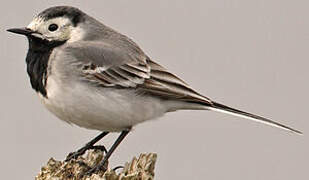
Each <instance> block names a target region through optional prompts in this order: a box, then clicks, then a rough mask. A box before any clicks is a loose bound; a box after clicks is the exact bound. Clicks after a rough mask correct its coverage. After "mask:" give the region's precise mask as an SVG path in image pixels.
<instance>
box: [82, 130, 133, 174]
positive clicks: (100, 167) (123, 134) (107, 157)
mask: <svg viewBox="0 0 309 180" xmlns="http://www.w3.org/2000/svg"><path fill="white" fill-rule="evenodd" d="M129 132H130V130H124V131H122V132H121V134H120V135H119V137H118V138H117V140H116V141H115V143H114V144H113V145H112V147H111V148H110V149H109V150H108V152H107V153H106V155H105V156H104V158H103V160H102V161H101V162H100V163H99V164H98V165H97V166H95V167H93V168H91V169H90V170H89V171H88V172H86V175H91V174H92V173H96V172H97V171H99V170H101V169H102V168H104V164H105V163H106V162H107V161H108V159H109V157H110V156H111V155H112V153H113V152H114V151H115V149H116V148H117V147H118V145H119V144H120V143H121V141H122V140H123V139H124V138H125V137H126V136H127V135H128V133H129ZM104 170H106V169H104Z"/></svg>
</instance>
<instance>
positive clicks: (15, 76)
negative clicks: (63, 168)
mask: <svg viewBox="0 0 309 180" xmlns="http://www.w3.org/2000/svg"><path fill="white" fill-rule="evenodd" d="M62 4H64V3H63V1H46V0H45V1H42V0H28V1H17V0H11V1H6V2H5V3H4V2H2V4H1V7H0V19H1V32H0V38H1V40H0V42H1V43H0V52H1V53H0V57H1V58H0V59H1V71H0V72H1V76H0V82H1V102H0V109H1V113H0V120H1V122H2V123H1V126H0V133H1V134H0V142H1V148H0V151H1V153H0V154H1V155H0V159H1V163H0V169H1V179H33V178H34V176H35V175H36V173H37V172H39V169H40V167H41V165H43V164H45V163H46V162H47V160H48V159H49V158H50V157H55V158H56V159H63V158H64V157H65V156H66V154H67V153H68V152H71V151H72V150H74V149H76V148H78V147H80V146H81V145H83V144H84V143H85V142H86V141H88V140H89V139H91V138H92V137H93V136H95V135H96V134H97V133H98V132H95V131H91V130H86V129H81V128H78V127H71V126H69V125H67V124H65V123H63V122H61V121H59V120H58V119H57V118H56V117H54V116H53V115H52V114H51V113H49V112H47V110H45V109H44V108H43V106H42V105H41V104H40V102H39V100H38V98H37V95H36V93H35V92H34V91H33V90H32V89H31V88H30V83H29V79H28V77H27V76H26V70H25V67H26V66H25V63H24V59H25V55H26V51H27V47H28V44H27V41H26V39H25V38H23V37H20V36H15V35H13V34H9V33H7V32H5V29H7V28H11V27H20V26H25V25H27V24H28V23H29V22H30V21H31V19H32V17H33V16H34V15H35V14H36V13H39V12H40V11H42V10H43V9H45V8H47V7H50V6H53V5H62ZM65 4H67V5H74V6H77V7H79V8H81V9H82V10H84V11H85V12H87V13H88V14H90V15H92V16H94V17H96V18H97V19H99V20H100V21H102V22H104V23H105V24H108V25H109V26H112V27H113V28H115V29H117V30H118V31H120V32H122V33H124V34H126V35H128V36H129V37H132V38H133V39H134V40H135V41H136V42H137V43H138V44H139V45H140V46H141V47H142V48H143V50H144V51H145V52H146V53H147V54H148V55H149V56H150V57H152V58H153V59H155V60H156V61H158V62H159V63H160V64H162V65H164V66H165V67H167V68H168V69H169V70H170V71H172V72H174V73H175V74H177V75H178V76H180V77H181V78H183V79H184V80H185V81H187V82H188V83H189V84H190V85H191V86H192V87H194V88H195V89H196V90H198V91H200V92H201V93H202V94H204V95H206V96H208V97H211V98H213V99H215V100H217V101H221V102H223V103H225V104H228V105H232V106H234V107H237V108H240V109H243V110H247V111H249V112H254V113H257V114H260V115H264V116H266V117H270V118H273V119H275V120H278V121H279V122H282V123H285V124H287V125H290V126H292V127H295V128H298V129H300V130H302V131H303V132H304V133H305V135H304V136H297V135H293V134H290V133H287V132H285V131H282V130H278V129H275V128H272V127H269V126H265V125H261V124H257V123H254V122H250V121H246V120H243V119H239V118H236V117H231V116H229V115H222V114H219V113H215V112H206V111H182V112H177V113H170V114H168V115H166V116H164V117H163V118H161V119H160V120H158V121H152V122H147V123H144V124H141V125H139V126H137V127H136V128H135V130H134V131H133V132H132V133H131V134H130V135H129V136H128V137H127V139H126V140H125V141H124V142H123V144H122V145H121V146H120V147H119V149H118V150H117V151H116V152H115V154H114V156H112V158H111V164H112V165H113V166H116V165H120V164H123V162H124V161H128V160H130V159H131V157H133V156H134V155H138V154H139V153H141V152H157V153H158V154H159V158H158V163H157V167H156V177H157V178H156V179H211V180H213V179H220V180H221V179H226V180H231V179H237V180H238V179H244V180H248V179H250V180H257V179H263V180H264V179H271V180H291V179H308V178H309V175H308V173H309V172H308V167H309V162H308V160H309V158H308V150H309V142H308V140H309V136H308V135H309V128H308V125H309V122H308V118H307V117H308V108H307V107H308V104H307V102H308V90H309V85H308V76H309V72H308V65H309V63H308V58H309V51H308V47H309V21H308V16H309V11H308V9H309V2H308V1H306V0H303V1H302V0H298V1H289V0H259V1H258V0H255V1H250V0H234V1H228V0H225V1H221V0H220V1H218V0H195V1H186V0H168V1H166V0H155V1H154V0H153V1H145V0H122V1H120V0H113V1H112V0H110V1H107V0H101V1H78V2H77V1H73V0H70V1H65ZM115 137H116V136H115V135H112V136H109V137H108V138H106V139H104V140H103V141H102V142H101V143H103V144H106V145H110V144H111V142H112V141H114V138H115Z"/></svg>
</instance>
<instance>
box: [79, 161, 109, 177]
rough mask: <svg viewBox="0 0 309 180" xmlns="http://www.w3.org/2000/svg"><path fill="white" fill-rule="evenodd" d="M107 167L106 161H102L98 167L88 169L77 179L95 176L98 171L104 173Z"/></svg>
mask: <svg viewBox="0 0 309 180" xmlns="http://www.w3.org/2000/svg"><path fill="white" fill-rule="evenodd" d="M107 166H108V161H107V160H105V159H104V160H103V161H102V162H100V163H99V164H98V165H96V166H94V167H93V168H91V169H89V170H88V171H86V172H85V173H82V174H80V176H79V178H80V179H82V178H83V177H85V176H91V175H92V174H97V173H99V172H100V171H102V172H105V171H107Z"/></svg>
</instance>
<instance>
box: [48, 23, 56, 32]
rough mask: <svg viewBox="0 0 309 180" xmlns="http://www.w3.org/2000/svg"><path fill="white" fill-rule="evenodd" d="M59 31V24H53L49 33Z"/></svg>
mask: <svg viewBox="0 0 309 180" xmlns="http://www.w3.org/2000/svg"><path fill="white" fill-rule="evenodd" d="M57 29H58V25H57V24H51V25H49V26H48V30H49V31H56V30H57Z"/></svg>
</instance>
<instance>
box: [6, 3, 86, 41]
mask: <svg viewBox="0 0 309 180" xmlns="http://www.w3.org/2000/svg"><path fill="white" fill-rule="evenodd" d="M86 18H87V15H86V14H85V13H83V12H82V11H81V10H79V9H77V8H74V7H69V6H56V7H51V8H48V9H46V10H44V11H42V12H41V13H39V14H38V15H37V16H36V17H35V18H34V19H33V20H32V21H31V22H30V24H29V25H28V26H27V27H25V28H12V29H8V31H9V32H12V33H16V34H22V35H25V36H27V37H28V39H29V40H31V39H32V40H37V41H41V42H44V43H46V44H49V45H54V46H56V45H59V44H63V43H65V42H67V41H69V42H74V41H78V40H81V39H83V38H84V37H85V31H86V30H85V29H84V28H83V27H84V26H82V25H81V24H82V23H85V20H86Z"/></svg>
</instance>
